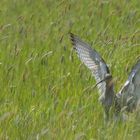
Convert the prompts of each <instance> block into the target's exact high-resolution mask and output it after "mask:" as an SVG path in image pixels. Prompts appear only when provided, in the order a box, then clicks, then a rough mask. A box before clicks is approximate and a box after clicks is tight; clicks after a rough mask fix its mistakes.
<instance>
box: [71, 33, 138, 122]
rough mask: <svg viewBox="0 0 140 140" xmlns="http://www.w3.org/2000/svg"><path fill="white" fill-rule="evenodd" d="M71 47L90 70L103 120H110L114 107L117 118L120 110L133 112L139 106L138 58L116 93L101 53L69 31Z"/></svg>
mask: <svg viewBox="0 0 140 140" xmlns="http://www.w3.org/2000/svg"><path fill="white" fill-rule="evenodd" d="M70 40H71V43H72V45H73V49H74V50H75V51H76V52H77V54H78V57H79V58H80V60H81V61H82V63H84V64H85V66H86V67H87V68H88V69H89V70H90V71H91V73H92V75H93V77H94V78H95V80H96V85H95V86H97V87H98V90H99V101H100V103H101V104H102V107H103V109H104V119H105V121H109V120H110V110H111V108H114V116H115V118H118V116H120V115H119V114H120V113H121V111H122V110H125V111H126V112H133V111H134V110H136V108H138V106H140V60H138V61H137V63H136V64H135V65H134V66H133V67H132V70H131V72H130V74H129V76H128V79H127V81H126V82H125V84H124V85H123V86H122V88H121V90H120V91H119V92H118V93H116V92H115V90H114V81H113V77H112V75H111V72H110V70H109V67H108V66H107V64H106V62H105V61H104V59H103V58H102V57H101V55H100V54H99V53H98V52H97V51H96V50H95V49H94V48H92V47H91V45H89V44H88V43H86V42H84V41H83V40H82V39H80V37H78V36H77V35H75V34H73V33H70Z"/></svg>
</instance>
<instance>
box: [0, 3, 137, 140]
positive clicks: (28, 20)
mask: <svg viewBox="0 0 140 140" xmlns="http://www.w3.org/2000/svg"><path fill="white" fill-rule="evenodd" d="M0 3H1V4H0V139H1V140H2V139H3V140H34V139H36V140H42V139H44V140H112V139H113V140H132V139H133V140H134V139H135V140H139V139H140V121H139V120H140V116H139V115H138V114H137V113H132V114H129V119H128V121H126V122H119V123H115V122H113V121H111V122H110V123H109V124H108V125H105V124H104V119H103V109H102V106H101V105H100V104H99V102H98V97H99V96H98V90H97V89H94V90H93V89H92V88H91V87H92V86H93V85H94V84H95V80H94V78H93V77H92V75H91V73H90V71H89V70H88V69H87V68H86V67H85V66H84V65H83V64H82V63H81V62H80V60H79V59H78V57H77V55H76V53H75V52H74V51H73V49H72V45H71V42H70V39H69V32H72V33H74V34H77V35H78V36H80V37H81V38H82V39H83V40H84V41H86V42H88V43H89V44H91V45H92V47H93V48H95V49H96V50H97V51H98V52H99V53H100V54H101V55H102V56H103V58H104V59H105V61H106V62H107V64H108V66H109V67H110V71H111V73H112V75H113V77H114V78H115V79H116V80H115V91H116V92H118V91H119V89H120V88H121V86H122V85H123V84H124V82H125V81H126V80H127V77H128V74H129V72H130V71H131V68H132V66H133V65H134V64H135V63H136V61H137V60H138V59H139V56H140V5H139V0H133V1H132V0H124V1H122V0H114V1H111V0H76V1H75V0H56V1H52V0H40V1H39V0H38V1H37V0H1V2H0Z"/></svg>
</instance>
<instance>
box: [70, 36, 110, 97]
mask: <svg viewBox="0 0 140 140" xmlns="http://www.w3.org/2000/svg"><path fill="white" fill-rule="evenodd" d="M71 41H72V44H73V46H74V49H76V52H77V53H78V56H79V58H80V60H81V61H82V62H83V63H84V64H85V65H86V66H87V67H88V68H89V69H90V70H91V72H92V74H93V76H94V77H95V80H96V82H97V83H99V82H100V81H102V80H103V79H105V78H106V76H107V75H110V74H109V73H110V72H109V69H108V67H107V65H106V64H105V62H104V60H103V59H102V58H101V56H100V55H99V54H98V53H97V52H96V51H95V50H94V49H92V48H91V47H90V45H89V44H87V43H85V42H83V41H82V40H81V39H80V38H78V37H77V36H76V35H74V34H72V33H71ZM111 79H112V78H111ZM111 79H109V80H111ZM107 84H108V83H107V82H106V81H105V80H104V81H103V82H100V83H99V84H98V85H97V86H98V89H99V92H100V94H101V95H102V94H105V93H106V89H107V86H108V85H107Z"/></svg>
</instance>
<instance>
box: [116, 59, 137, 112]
mask: <svg viewBox="0 0 140 140" xmlns="http://www.w3.org/2000/svg"><path fill="white" fill-rule="evenodd" d="M118 95H119V96H120V97H121V101H122V106H127V111H129V112H132V111H133V110H134V109H136V107H138V106H139V105H140V60H139V61H138V62H137V63H136V65H134V67H133V68H132V70H131V72H130V75H129V77H128V80H127V81H126V82H125V84H124V86H123V87H122V89H121V90H120V92H119V93H118Z"/></svg>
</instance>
